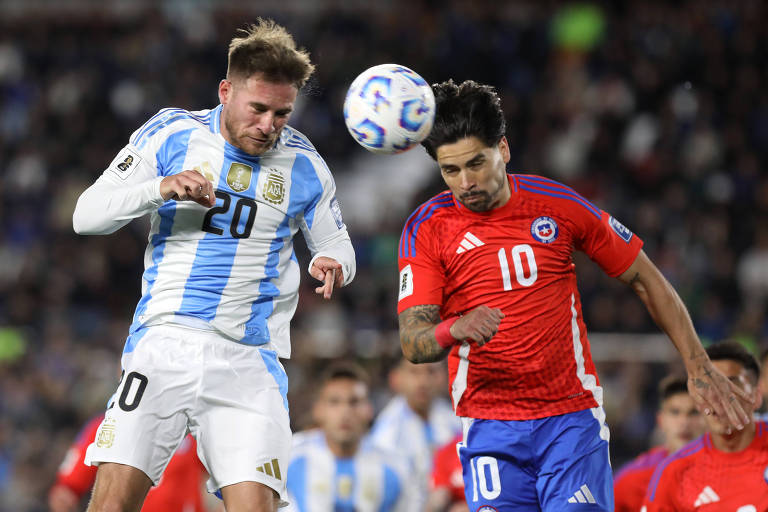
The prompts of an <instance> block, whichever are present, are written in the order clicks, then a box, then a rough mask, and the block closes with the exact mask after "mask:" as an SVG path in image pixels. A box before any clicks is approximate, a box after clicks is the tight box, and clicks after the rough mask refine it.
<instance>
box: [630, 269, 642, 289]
mask: <svg viewBox="0 0 768 512" xmlns="http://www.w3.org/2000/svg"><path fill="white" fill-rule="evenodd" d="M639 280H640V272H635V275H634V276H632V279H630V280H629V286H632V285H633V284H635V283H636V282H637V281H639Z"/></svg>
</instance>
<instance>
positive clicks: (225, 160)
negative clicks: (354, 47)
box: [73, 19, 355, 511]
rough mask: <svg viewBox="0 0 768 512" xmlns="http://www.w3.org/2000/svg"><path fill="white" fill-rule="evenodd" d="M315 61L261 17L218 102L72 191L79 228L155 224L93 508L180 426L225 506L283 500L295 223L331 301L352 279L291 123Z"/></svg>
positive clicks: (316, 170) (98, 450)
mask: <svg viewBox="0 0 768 512" xmlns="http://www.w3.org/2000/svg"><path fill="white" fill-rule="evenodd" d="M313 69H314V66H313V65H312V64H311V62H310V60H309V55H308V54H307V53H306V52H305V51H303V50H299V49H297V48H296V44H295V42H294V40H293V37H292V36H291V35H290V34H289V33H288V32H287V31H286V30H285V29H284V28H283V27H281V26H279V25H276V24H275V23H274V22H272V21H271V20H262V19H260V20H259V21H258V23H257V24H256V25H253V26H251V27H249V28H248V29H247V30H245V31H243V33H242V34H241V36H240V37H235V38H234V39H233V40H232V42H231V44H230V48H229V62H228V69H227V77H226V79H224V80H222V81H221V83H220V84H219V89H218V93H219V100H220V102H221V104H220V105H219V106H217V107H216V108H214V109H212V110H205V111H198V112H188V111H186V110H182V109H174V108H172V109H163V110H161V111H160V112H159V113H158V114H157V115H156V116H154V117H153V118H152V119H150V120H149V121H148V122H147V123H146V124H144V125H143V126H142V127H141V128H139V129H138V130H136V131H135V132H134V133H133V135H132V136H131V138H130V142H129V143H128V145H127V146H126V147H125V148H123V150H122V151H120V153H119V154H118V156H117V157H116V158H115V159H114V161H113V162H112V163H111V164H110V165H109V167H108V168H107V170H106V171H104V173H103V174H102V176H101V177H100V178H99V179H98V180H97V181H96V183H94V184H93V185H92V186H91V187H90V188H89V189H88V190H86V191H85V192H84V193H83V194H82V196H81V197H80V199H79V201H78V204H77V207H76V210H75V213H74V219H73V223H74V227H75V230H76V231H77V232H78V233H83V234H107V233H111V232H113V231H115V230H117V229H119V228H120V227H122V226H124V225H125V224H127V223H128V222H130V221H131V219H134V218H136V217H140V216H142V215H145V214H150V219H151V228H150V233H149V243H148V245H147V250H146V253H145V260H144V261H145V271H144V275H143V280H142V297H141V300H140V301H139V304H138V306H137V308H136V313H135V316H134V319H133V323H132V325H131V327H130V334H129V336H128V339H127V341H126V344H125V349H124V352H123V356H122V366H123V370H124V372H123V377H122V378H121V381H120V384H119V385H118V388H117V391H116V394H115V396H114V398H113V400H112V401H111V403H110V406H109V408H108V410H107V412H106V416H105V418H104V421H103V422H102V424H101V426H100V429H99V433H98V435H97V438H96V441H95V442H94V443H93V444H91V446H90V447H89V448H88V452H87V455H86V463H90V464H99V470H98V476H97V479H96V484H95V488H94V494H93V498H92V502H91V506H90V510H106V509H109V510H134V509H138V508H139V507H140V504H141V501H142V500H143V499H144V496H145V495H146V493H147V491H148V489H149V488H150V486H151V485H152V484H156V483H157V482H158V480H159V478H160V475H161V474H162V471H163V469H164V467H165V465H166V464H167V462H168V460H169V458H170V456H171V454H172V453H173V450H174V448H175V447H176V445H178V443H179V442H181V440H182V439H183V437H184V434H185V432H186V431H187V430H190V431H191V433H192V434H193V435H194V436H195V438H196V439H197V445H198V454H199V456H200V460H201V461H202V462H203V463H204V464H205V466H206V468H207V469H208V472H209V474H210V480H209V482H208V487H209V490H210V491H212V492H220V493H221V495H222V496H223V499H224V502H225V505H226V507H227V509H228V510H230V511H233V510H234V511H239V510H260V511H261V510H275V509H276V508H277V506H278V503H279V500H280V498H284V496H285V480H284V476H283V475H284V474H285V467H286V465H287V457H288V452H289V449H290V436H291V433H290V426H289V418H288V403H287V399H286V393H287V378H286V374H285V371H284V370H283V367H282V365H281V364H280V362H279V360H278V358H279V357H283V358H285V357H288V356H289V355H290V343H289V321H290V319H291V317H292V316H293V313H294V311H295V309H296V304H297V300H298V287H299V276H300V271H299V268H298V263H297V259H296V256H295V254H294V251H293V237H294V236H295V235H296V234H297V233H298V231H301V232H302V233H303V235H304V238H305V240H306V242H307V246H308V247H309V249H310V251H311V252H312V260H311V262H310V268H309V273H310V274H311V275H312V276H313V277H315V278H317V279H319V280H320V281H322V286H319V287H318V288H316V292H318V293H321V294H322V295H323V296H324V297H325V298H330V297H331V294H332V291H333V289H334V288H336V287H340V286H343V285H346V284H348V283H349V282H350V281H351V280H352V278H353V276H354V273H355V258H354V252H353V249H352V245H351V243H350V240H349V235H348V234H347V230H346V227H345V225H344V222H343V220H342V217H341V211H340V209H339V204H338V202H337V200H336V198H335V184H334V181H333V178H332V176H331V173H330V171H329V170H328V167H327V166H326V164H325V162H324V161H323V159H322V158H321V157H320V155H319V154H318V153H317V151H316V150H315V149H314V147H313V146H312V144H311V143H310V142H309V141H308V140H307V138H306V137H305V136H303V135H302V134H301V133H299V132H298V131H296V130H294V129H293V128H291V127H289V126H287V122H288V119H289V117H290V114H291V112H292V110H293V106H294V102H295V101H296V97H297V94H298V92H299V90H300V89H301V87H302V86H303V85H304V83H305V82H306V81H307V79H308V78H309V76H310V75H311V73H312V71H313ZM265 467H269V468H273V469H274V470H273V471H271V472H267V471H265V470H264V468H265Z"/></svg>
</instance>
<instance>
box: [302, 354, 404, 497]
mask: <svg viewBox="0 0 768 512" xmlns="http://www.w3.org/2000/svg"><path fill="white" fill-rule="evenodd" d="M313 416H314V419H315V422H316V423H317V425H318V427H319V428H318V429H314V430H309V431H306V432H301V433H298V434H296V435H295V436H294V449H293V453H292V454H291V463H290V466H289V467H288V492H289V495H290V498H291V499H290V501H291V509H290V510H293V511H298V512H326V511H329V510H334V511H338V512H374V511H376V512H378V511H381V512H384V511H406V510H416V509H415V508H413V501H412V500H410V499H409V497H408V496H409V494H408V490H407V489H408V487H407V480H406V478H405V473H404V472H405V467H404V465H403V464H401V463H400V461H401V460H402V459H401V458H400V457H398V456H396V455H395V454H394V453H391V452H387V451H384V450H381V449H379V448H377V447H376V446H374V445H373V444H372V443H370V442H367V441H366V440H365V439H364V436H365V434H366V431H367V430H368V425H369V424H370V422H371V418H372V416H373V407H372V406H371V403H370V401H369V399H368V383H367V378H366V377H365V375H364V374H363V372H362V370H361V369H359V368H358V367H357V366H353V365H341V364H339V365H336V366H332V367H331V368H329V369H328V370H327V371H326V373H325V376H324V378H323V379H322V380H321V383H320V384H319V388H318V395H317V399H316V400H315V404H314V407H313Z"/></svg>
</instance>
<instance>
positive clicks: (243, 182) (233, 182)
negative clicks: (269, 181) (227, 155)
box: [227, 162, 253, 192]
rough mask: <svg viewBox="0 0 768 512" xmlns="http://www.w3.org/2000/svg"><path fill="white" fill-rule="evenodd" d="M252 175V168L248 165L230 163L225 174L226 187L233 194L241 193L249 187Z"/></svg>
mask: <svg viewBox="0 0 768 512" xmlns="http://www.w3.org/2000/svg"><path fill="white" fill-rule="evenodd" d="M252 174H253V167H251V166H250V165H245V164H241V163H240V162H232V163H231V164H230V166H229V171H228V172H227V185H229V188H231V189H232V190H234V191H235V192H242V191H243V190H245V189H247V188H248V187H250V186H251V175H252Z"/></svg>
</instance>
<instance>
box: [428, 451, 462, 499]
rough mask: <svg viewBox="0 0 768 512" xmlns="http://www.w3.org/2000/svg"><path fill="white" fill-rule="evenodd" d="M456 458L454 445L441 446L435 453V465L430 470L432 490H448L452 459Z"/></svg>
mask: <svg viewBox="0 0 768 512" xmlns="http://www.w3.org/2000/svg"><path fill="white" fill-rule="evenodd" d="M452 456H454V457H455V456H456V444H455V443H454V444H449V445H446V446H443V447H442V448H440V449H439V450H438V451H437V452H436V453H435V463H434V467H433V468H432V488H433V489H439V488H441V487H445V488H449V487H450V486H451V472H452V471H453V464H452V462H453V459H451V457H452Z"/></svg>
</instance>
